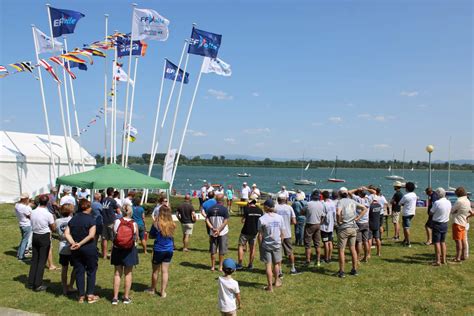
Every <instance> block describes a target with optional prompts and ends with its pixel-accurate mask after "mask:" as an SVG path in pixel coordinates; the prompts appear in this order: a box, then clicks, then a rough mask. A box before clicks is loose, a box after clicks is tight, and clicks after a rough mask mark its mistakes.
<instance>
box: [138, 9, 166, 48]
mask: <svg viewBox="0 0 474 316" xmlns="http://www.w3.org/2000/svg"><path fill="white" fill-rule="evenodd" d="M169 24H170V21H169V20H167V19H166V18H165V17H163V16H161V15H160V14H159V13H158V12H156V11H155V10H152V9H134V10H133V22H132V39H133V40H146V39H150V40H156V41H166V40H167V39H168V35H169V31H168V25H169Z"/></svg>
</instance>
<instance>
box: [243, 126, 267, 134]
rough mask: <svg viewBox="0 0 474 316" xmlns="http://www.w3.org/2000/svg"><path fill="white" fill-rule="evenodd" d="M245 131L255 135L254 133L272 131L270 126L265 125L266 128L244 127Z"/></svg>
mask: <svg viewBox="0 0 474 316" xmlns="http://www.w3.org/2000/svg"><path fill="white" fill-rule="evenodd" d="M243 132H244V133H245V134H251V135H254V134H263V133H265V134H266V133H270V129H269V128H268V127H264V128H247V129H244V130H243Z"/></svg>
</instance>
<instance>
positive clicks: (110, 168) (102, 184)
mask: <svg viewBox="0 0 474 316" xmlns="http://www.w3.org/2000/svg"><path fill="white" fill-rule="evenodd" d="M56 184H57V185H69V186H75V187H79V188H87V189H96V190H100V189H106V188H108V187H113V188H116V189H132V188H146V189H168V188H169V186H170V184H169V183H168V182H165V181H161V180H159V179H156V178H153V177H149V176H146V175H144V174H142V173H139V172H136V171H133V170H131V169H128V168H124V167H122V166H119V165H117V164H110V165H106V166H103V167H100V168H96V169H94V170H90V171H86V172H82V173H76V174H73V175H70V176H63V177H59V178H57V180H56Z"/></svg>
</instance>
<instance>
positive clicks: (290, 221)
mask: <svg viewBox="0 0 474 316" xmlns="http://www.w3.org/2000/svg"><path fill="white" fill-rule="evenodd" d="M277 202H278V204H277V205H276V206H275V213H277V214H278V215H280V216H281V217H283V239H282V247H283V252H284V253H285V256H288V258H289V259H290V263H291V270H290V273H291V274H297V273H298V272H297V271H296V268H295V255H294V254H293V247H292V245H291V225H295V224H296V215H295V211H294V210H293V208H292V207H291V206H289V205H288V204H286V202H287V200H286V196H285V195H284V194H282V195H279V196H278V198H277ZM280 274H282V271H281V270H280Z"/></svg>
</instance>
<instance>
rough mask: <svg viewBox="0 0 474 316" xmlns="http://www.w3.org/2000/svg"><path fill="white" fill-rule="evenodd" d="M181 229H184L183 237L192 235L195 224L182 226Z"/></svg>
mask: <svg viewBox="0 0 474 316" xmlns="http://www.w3.org/2000/svg"><path fill="white" fill-rule="evenodd" d="M181 228H182V229H183V235H192V234H193V228H194V224H193V223H189V224H181Z"/></svg>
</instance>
